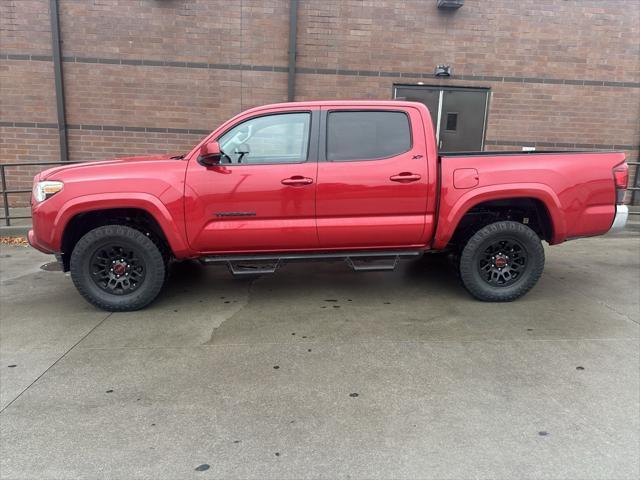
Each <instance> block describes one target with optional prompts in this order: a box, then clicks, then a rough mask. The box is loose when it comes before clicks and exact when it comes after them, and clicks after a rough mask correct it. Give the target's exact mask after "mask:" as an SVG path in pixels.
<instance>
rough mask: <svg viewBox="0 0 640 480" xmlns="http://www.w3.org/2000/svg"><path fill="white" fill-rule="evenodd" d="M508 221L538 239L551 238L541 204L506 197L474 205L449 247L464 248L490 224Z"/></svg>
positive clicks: (548, 219) (546, 214)
mask: <svg viewBox="0 0 640 480" xmlns="http://www.w3.org/2000/svg"><path fill="white" fill-rule="evenodd" d="M502 220H511V221H514V222H518V223H522V224H525V225H527V226H528V227H529V228H531V229H532V230H533V231H534V232H536V233H537V234H538V237H540V239H542V240H546V241H550V240H551V238H552V236H553V226H552V223H551V216H550V215H549V211H548V210H547V207H546V206H545V204H544V203H543V202H542V201H540V200H538V199H537V198H506V199H500V200H490V201H487V202H482V203H479V204H478V205H475V206H474V207H472V208H471V209H469V211H468V212H467V213H465V214H464V216H463V217H462V218H461V219H460V222H459V223H458V226H457V227H456V230H455V232H454V234H453V236H452V237H451V241H450V245H453V246H461V245H464V244H465V243H466V242H467V240H468V239H469V238H471V237H472V236H473V234H474V233H476V232H477V231H478V230H480V229H481V228H483V227H485V226H486V225H489V224H490V223H494V222H499V221H502Z"/></svg>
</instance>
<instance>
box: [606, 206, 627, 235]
mask: <svg viewBox="0 0 640 480" xmlns="http://www.w3.org/2000/svg"><path fill="white" fill-rule="evenodd" d="M628 218H629V207H627V206H626V205H616V216H615V217H614V219H613V223H612V224H611V228H610V229H609V231H608V232H607V233H618V232H621V231H622V230H624V226H625V225H626V224H627V219H628Z"/></svg>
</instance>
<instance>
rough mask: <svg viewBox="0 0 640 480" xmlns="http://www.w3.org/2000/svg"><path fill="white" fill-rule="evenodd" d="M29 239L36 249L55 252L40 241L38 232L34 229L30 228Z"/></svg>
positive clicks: (43, 251)
mask: <svg viewBox="0 0 640 480" xmlns="http://www.w3.org/2000/svg"><path fill="white" fill-rule="evenodd" d="M27 240H28V241H29V245H31V246H32V247H33V248H35V249H36V250H40V251H41V252H42V253H55V252H53V251H51V250H49V249H48V248H47V247H45V246H43V245H42V244H41V243H39V242H38V239H37V238H36V234H35V232H34V231H33V230H29V234H28V235H27Z"/></svg>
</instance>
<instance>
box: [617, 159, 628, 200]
mask: <svg viewBox="0 0 640 480" xmlns="http://www.w3.org/2000/svg"><path fill="white" fill-rule="evenodd" d="M613 180H614V182H615V184H616V203H617V204H618V205H622V203H623V202H624V195H625V193H627V185H628V183H629V167H628V166H627V164H626V163H621V164H620V165H618V166H617V167H614V169H613Z"/></svg>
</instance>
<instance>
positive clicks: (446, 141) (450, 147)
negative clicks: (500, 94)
mask: <svg viewBox="0 0 640 480" xmlns="http://www.w3.org/2000/svg"><path fill="white" fill-rule="evenodd" d="M394 98H396V99H398V100H400V99H402V100H409V101H414V102H422V103H424V104H425V105H426V106H427V108H428V109H429V112H430V113H431V119H432V121H433V124H434V125H435V127H436V140H437V142H438V149H439V151H440V152H464V151H481V150H483V148H484V132H485V124H486V117H487V105H488V100H489V90H488V89H478V88H455V87H449V88H447V87H444V88H443V87H439V86H438V87H435V86H421V85H403V86H399V85H398V86H395V87H394Z"/></svg>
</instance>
